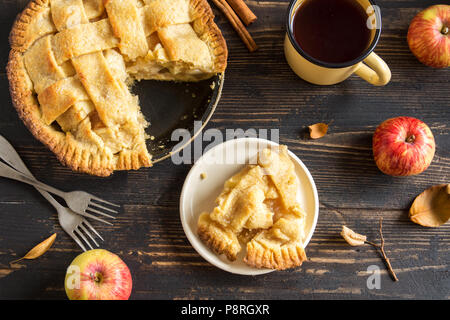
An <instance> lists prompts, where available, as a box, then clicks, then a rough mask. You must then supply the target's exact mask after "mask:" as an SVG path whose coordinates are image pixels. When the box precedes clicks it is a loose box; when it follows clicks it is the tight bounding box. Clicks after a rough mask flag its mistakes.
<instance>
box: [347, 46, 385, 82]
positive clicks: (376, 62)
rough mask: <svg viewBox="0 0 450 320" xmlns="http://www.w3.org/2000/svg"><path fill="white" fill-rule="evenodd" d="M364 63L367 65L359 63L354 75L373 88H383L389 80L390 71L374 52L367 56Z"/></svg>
mask: <svg viewBox="0 0 450 320" xmlns="http://www.w3.org/2000/svg"><path fill="white" fill-rule="evenodd" d="M364 62H365V63H366V64H367V65H365V64H364V63H360V64H359V68H358V69H356V71H355V74H357V75H358V76H360V77H361V78H363V79H364V80H366V81H367V82H369V83H370V84H373V85H374V86H384V85H386V84H387V83H388V82H389V81H390V80H391V70H390V69H389V67H388V65H387V64H386V62H384V60H383V59H381V58H380V57H379V56H378V55H377V54H376V53H375V52H372V53H371V54H369V56H368V57H367V58H365V59H364Z"/></svg>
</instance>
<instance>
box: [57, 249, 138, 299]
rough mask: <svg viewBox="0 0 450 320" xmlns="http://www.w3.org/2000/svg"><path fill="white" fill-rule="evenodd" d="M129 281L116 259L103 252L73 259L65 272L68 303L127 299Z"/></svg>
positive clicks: (122, 265) (117, 258) (126, 272)
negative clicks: (70, 301)
mask: <svg viewBox="0 0 450 320" xmlns="http://www.w3.org/2000/svg"><path fill="white" fill-rule="evenodd" d="M132 283H133V281H132V280H131V274H130V270H129V269H128V267H127V265H126V264H125V263H124V262H123V261H122V259H120V258H119V256H117V255H115V254H114V253H111V252H109V251H107V250H103V249H95V250H90V251H86V252H84V253H82V254H80V255H79V256H77V257H76V258H75V259H74V260H73V261H72V263H71V264H70V266H69V268H68V269H67V273H66V280H65V288H66V293H67V297H69V299H70V300H128V298H129V297H130V294H131V288H132Z"/></svg>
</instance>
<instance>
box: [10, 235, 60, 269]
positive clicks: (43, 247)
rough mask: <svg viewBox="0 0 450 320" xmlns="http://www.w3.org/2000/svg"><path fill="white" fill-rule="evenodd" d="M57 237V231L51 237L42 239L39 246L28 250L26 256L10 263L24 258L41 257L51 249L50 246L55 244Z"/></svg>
mask: <svg viewBox="0 0 450 320" xmlns="http://www.w3.org/2000/svg"><path fill="white" fill-rule="evenodd" d="M55 239H56V233H54V234H52V235H51V236H50V237H49V238H47V239H46V240H44V241H42V242H41V243H39V244H38V245H37V246H35V247H34V248H33V249H31V250H30V251H28V253H27V254H26V255H25V256H24V257H22V258H20V259H17V260H14V261H12V262H10V263H11V264H12V263H16V262H18V261H20V260H23V259H28V260H31V259H36V258H39V257H40V256H42V255H43V254H44V253H46V252H47V250H48V249H50V247H51V246H52V245H53V242H55Z"/></svg>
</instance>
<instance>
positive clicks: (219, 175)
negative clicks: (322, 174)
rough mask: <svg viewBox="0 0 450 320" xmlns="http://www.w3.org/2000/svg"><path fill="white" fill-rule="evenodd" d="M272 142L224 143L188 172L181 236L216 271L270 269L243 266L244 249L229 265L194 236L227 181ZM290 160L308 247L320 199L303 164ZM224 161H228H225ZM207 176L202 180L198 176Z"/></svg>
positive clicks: (255, 272) (248, 272) (182, 199)
mask: <svg viewBox="0 0 450 320" xmlns="http://www.w3.org/2000/svg"><path fill="white" fill-rule="evenodd" d="M269 145H272V146H277V145H278V144H276V143H275V142H272V141H269V140H264V139H258V138H241V139H234V140H229V141H227V142H224V143H222V144H220V145H217V146H215V147H213V148H212V149H210V150H208V151H207V152H206V153H205V154H204V155H203V156H202V157H201V158H200V159H198V161H197V162H196V163H195V164H194V166H193V167H192V168H191V170H190V171H189V174H188V175H187V177H186V180H185V181H184V185H183V190H182V191H181V197H180V217H181V223H182V225H183V229H184V232H185V233H186V236H187V238H188V239H189V242H190V243H191V245H192V246H193V247H194V249H195V250H197V252H198V253H199V254H200V255H201V256H202V257H203V258H205V259H206V260H207V261H208V262H210V263H211V264H213V265H215V266H216V267H218V268H220V269H222V270H225V271H228V272H231V273H236V274H243V275H259V274H265V273H268V272H272V271H273V270H271V269H257V268H252V267H250V266H248V265H246V264H245V263H244V262H243V260H242V259H243V257H245V255H246V250H245V246H244V247H243V250H242V251H241V252H240V254H239V255H238V257H237V259H236V261H234V262H230V261H229V260H228V259H227V258H226V257H225V256H224V255H221V256H219V255H217V254H215V253H214V252H213V251H211V250H210V249H209V248H208V247H207V246H206V245H205V244H204V243H203V242H202V241H201V240H200V238H199V236H198V235H197V221H198V217H199V216H200V214H201V213H202V212H205V211H207V212H211V211H212V209H213V208H214V207H215V203H214V202H215V200H216V198H217V197H218V196H219V194H220V192H221V191H222V189H223V185H224V183H225V181H226V180H227V179H229V178H230V177H231V176H233V175H234V174H236V173H238V172H239V171H240V170H241V169H242V168H243V167H245V165H246V163H248V162H249V161H254V159H255V157H256V155H257V153H258V152H259V151H261V150H263V149H264V148H266V147H267V146H269ZM289 156H290V157H291V159H292V161H293V162H294V164H295V171H296V173H297V177H298V179H299V181H300V183H299V191H298V193H297V196H298V200H299V202H300V204H301V205H302V207H303V209H304V210H305V211H306V224H305V239H304V246H305V247H306V245H307V244H308V243H309V240H310V239H311V237H312V235H313V233H314V229H315V227H316V223H317V219H318V216H319V198H318V196H317V189H316V185H315V183H314V180H313V178H312V176H311V174H310V173H309V171H308V169H307V168H306V166H305V165H304V164H303V162H302V161H301V160H300V159H299V158H298V157H297V156H296V155H295V154H294V153H292V152H291V151H289ZM223 159H226V160H227V161H224V160H223ZM202 174H206V178H205V179H202V178H201V175H202Z"/></svg>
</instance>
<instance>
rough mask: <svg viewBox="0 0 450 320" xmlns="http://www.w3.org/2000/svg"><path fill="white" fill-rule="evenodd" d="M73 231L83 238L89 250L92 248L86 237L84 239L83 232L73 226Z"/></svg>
mask: <svg viewBox="0 0 450 320" xmlns="http://www.w3.org/2000/svg"><path fill="white" fill-rule="evenodd" d="M73 231H74V232H76V233H78V235H79V236H80V237H81V239H83V240H84V242H86V243H87V245H88V246H89V248H91V250H93V249H94V248H93V247H92V245H91V244H90V243H89V241H88V239H86V237H85V236H84V234H83V233H82V232H81V231H80V230H79V229H77V228H75V229H74V230H73Z"/></svg>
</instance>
